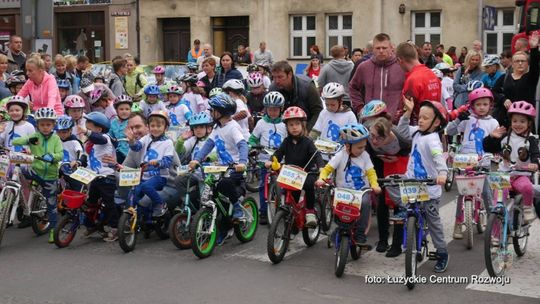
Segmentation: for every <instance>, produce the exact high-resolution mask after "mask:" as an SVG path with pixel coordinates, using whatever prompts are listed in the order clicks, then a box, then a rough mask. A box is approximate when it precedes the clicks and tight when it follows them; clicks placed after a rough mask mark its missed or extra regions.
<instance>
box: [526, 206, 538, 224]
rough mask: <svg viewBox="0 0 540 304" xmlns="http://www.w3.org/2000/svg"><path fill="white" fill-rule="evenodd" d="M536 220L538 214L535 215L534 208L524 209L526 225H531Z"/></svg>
mask: <svg viewBox="0 0 540 304" xmlns="http://www.w3.org/2000/svg"><path fill="white" fill-rule="evenodd" d="M535 218H536V214H535V213H534V210H533V208H532V207H525V208H523V220H524V221H525V223H526V224H530V223H532V222H533V221H534V219H535Z"/></svg>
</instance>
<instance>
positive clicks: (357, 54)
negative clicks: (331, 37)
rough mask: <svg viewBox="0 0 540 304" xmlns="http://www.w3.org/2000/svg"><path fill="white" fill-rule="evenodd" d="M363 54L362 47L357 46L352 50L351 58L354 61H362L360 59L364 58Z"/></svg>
mask: <svg viewBox="0 0 540 304" xmlns="http://www.w3.org/2000/svg"><path fill="white" fill-rule="evenodd" d="M362 56H363V52H362V49H361V48H355V49H353V50H352V54H351V60H352V62H353V63H356V62H358V61H360V59H362Z"/></svg>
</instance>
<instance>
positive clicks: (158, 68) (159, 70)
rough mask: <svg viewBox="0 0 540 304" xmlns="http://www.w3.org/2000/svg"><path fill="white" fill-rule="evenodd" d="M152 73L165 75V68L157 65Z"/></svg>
mask: <svg viewBox="0 0 540 304" xmlns="http://www.w3.org/2000/svg"><path fill="white" fill-rule="evenodd" d="M152 73H154V74H165V68H164V67H162V66H160V65H157V66H156V67H155V68H154V69H153V70H152Z"/></svg>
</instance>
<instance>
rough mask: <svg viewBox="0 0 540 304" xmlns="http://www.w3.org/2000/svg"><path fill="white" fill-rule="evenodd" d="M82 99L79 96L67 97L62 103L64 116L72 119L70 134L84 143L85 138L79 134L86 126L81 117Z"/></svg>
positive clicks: (84, 120)
mask: <svg viewBox="0 0 540 304" xmlns="http://www.w3.org/2000/svg"><path fill="white" fill-rule="evenodd" d="M84 107H85V105H84V99H82V98H81V97H80V96H79V95H69V96H68V97H66V100H65V101H64V108H65V109H66V114H67V115H69V117H71V118H72V119H73V130H72V134H73V135H75V136H76V137H77V138H78V139H79V140H80V141H81V142H85V141H86V136H85V135H84V134H83V133H82V132H81V129H84V128H85V126H86V119H85V118H84V117H83V111H84Z"/></svg>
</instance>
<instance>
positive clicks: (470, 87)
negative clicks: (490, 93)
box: [467, 80, 484, 92]
mask: <svg viewBox="0 0 540 304" xmlns="http://www.w3.org/2000/svg"><path fill="white" fill-rule="evenodd" d="M483 87H484V83H483V82H481V81H480V80H471V81H469V82H468V83H467V91H468V92H472V91H474V90H476V89H478V88H483Z"/></svg>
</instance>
